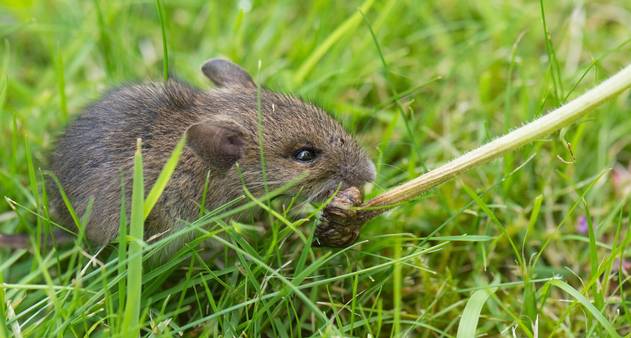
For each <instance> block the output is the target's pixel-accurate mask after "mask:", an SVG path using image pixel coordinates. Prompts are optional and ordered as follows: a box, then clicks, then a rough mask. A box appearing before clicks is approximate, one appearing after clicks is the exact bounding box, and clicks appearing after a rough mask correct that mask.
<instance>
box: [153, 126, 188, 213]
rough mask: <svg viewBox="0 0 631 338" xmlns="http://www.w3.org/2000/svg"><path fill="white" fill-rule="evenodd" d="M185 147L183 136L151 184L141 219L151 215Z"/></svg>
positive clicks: (184, 137)
mask: <svg viewBox="0 0 631 338" xmlns="http://www.w3.org/2000/svg"><path fill="white" fill-rule="evenodd" d="M185 145H186V135H185V136H183V137H182V138H181V139H180V141H179V142H178V143H177V145H176V146H175V149H174V150H173V152H171V156H169V159H168V160H167V162H166V164H165V165H164V167H162V170H161V171H160V174H159V175H158V178H157V179H156V182H155V183H154V184H153V187H151V191H149V194H148V195H147V199H146V200H145V203H144V212H143V215H144V216H143V217H144V219H145V220H146V219H147V217H148V216H149V214H150V213H151V210H152V209H153V207H154V206H155V205H156V203H157V202H158V199H160V196H161V195H162V193H163V192H164V189H165V188H166V186H167V184H168V183H169V180H170V179H171V176H172V175H173V172H174V171H175V167H176V166H177V163H178V161H179V160H180V156H181V155H182V150H183V149H184V146H185Z"/></svg>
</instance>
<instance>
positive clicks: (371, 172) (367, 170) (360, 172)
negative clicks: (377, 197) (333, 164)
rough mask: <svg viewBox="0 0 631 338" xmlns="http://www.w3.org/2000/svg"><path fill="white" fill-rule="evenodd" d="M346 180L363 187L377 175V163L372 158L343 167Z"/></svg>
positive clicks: (351, 184)
mask: <svg viewBox="0 0 631 338" xmlns="http://www.w3.org/2000/svg"><path fill="white" fill-rule="evenodd" d="M342 172H343V174H344V180H345V181H346V183H347V184H348V185H349V186H354V187H357V188H360V189H361V188H362V187H363V186H364V184H366V183H370V182H372V181H374V180H375V178H376V177H377V170H376V168H375V164H374V163H373V162H372V161H371V160H366V161H365V162H364V163H358V164H356V165H354V166H352V167H346V168H342Z"/></svg>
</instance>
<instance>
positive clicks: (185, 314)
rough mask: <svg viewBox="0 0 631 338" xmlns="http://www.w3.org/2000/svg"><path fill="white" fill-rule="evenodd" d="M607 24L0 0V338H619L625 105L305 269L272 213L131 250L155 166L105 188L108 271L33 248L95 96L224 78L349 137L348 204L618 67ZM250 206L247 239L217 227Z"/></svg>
mask: <svg viewBox="0 0 631 338" xmlns="http://www.w3.org/2000/svg"><path fill="white" fill-rule="evenodd" d="M629 17H631V2H629V1H599V2H584V4H583V5H581V2H576V1H541V2H537V1H510V2H509V1H506V2H492V1H460V0H448V1H394V0H384V1H370V0H365V1H313V2H296V1H289V0H286V1H274V2H267V1H266V2H263V1H239V2H236V1H235V2H231V1H193V0H188V1H173V0H161V1H151V0H146V1H135V0H134V1H131V0H129V1H128V0H120V1H100V0H94V1H77V0H74V1H70V0H67V1H64V0H59V1H55V2H45V1H7V0H0V36H1V38H2V39H1V40H2V41H0V57H1V58H2V60H0V135H1V137H0V195H1V197H3V199H2V200H1V201H0V202H1V203H0V233H7V234H9V233H25V234H28V235H29V236H31V238H32V243H33V247H32V248H31V249H30V250H28V251H26V250H16V251H10V250H6V249H0V338H2V337H12V336H16V337H75V336H86V335H90V336H97V337H103V336H115V335H118V336H121V337H122V336H129V332H140V335H141V336H143V337H150V336H159V337H176V336H180V335H181V334H183V335H184V336H193V337H209V336H218V335H223V336H227V337H230V336H238V335H245V336H248V337H256V336H269V337H276V336H278V337H301V336H302V337H308V336H356V337H365V336H367V335H372V336H404V335H406V336H419V337H456V336H458V337H473V336H475V335H487V336H512V335H513V330H514V332H515V335H516V336H519V337H536V336H539V337H549V336H553V337H571V336H575V337H584V336H594V337H604V336H615V335H620V336H629V335H631V324H629V323H631V302H630V299H631V294H630V292H631V291H630V290H631V281H630V273H631V271H630V269H629V267H628V265H629V262H631V231H629V217H630V215H631V201H630V200H629V198H628V194H627V193H626V192H625V189H630V187H631V176H629V177H627V181H625V180H624V177H625V176H624V175H621V174H620V173H621V171H620V170H615V171H614V170H612V168H615V167H616V166H623V167H627V166H628V165H629V164H630V163H631V119H629V116H630V115H629V114H631V100H630V99H629V92H628V91H627V92H625V93H623V94H622V95H621V96H620V97H618V98H616V99H614V100H612V101H610V102H608V103H606V104H605V105H603V106H602V107H600V108H598V109H597V110H596V111H594V112H593V113H592V114H591V115H590V117H588V118H586V119H583V120H581V121H580V122H579V123H577V124H576V125H574V126H572V127H569V128H566V129H564V130H563V131H561V132H559V133H556V134H554V135H552V136H550V137H547V138H545V139H542V140H539V141H537V142H535V143H533V144H531V145H528V146H526V147H524V148H522V149H521V150H519V151H517V152H515V153H512V154H510V155H509V156H507V157H506V158H504V159H502V160H498V161H495V162H492V163H490V164H487V165H484V166H483V167H480V168H477V169H475V170H473V171H471V172H470V173H469V174H467V175H464V176H462V177H460V178H458V179H456V180H454V181H452V182H449V183H446V184H444V185H442V186H440V187H439V188H437V189H434V190H433V191H431V192H430V193H427V194H425V195H424V196H423V197H422V198H419V199H418V200H417V201H415V202H413V203H408V204H405V205H403V206H401V207H399V208H397V209H396V210H393V211H392V212H390V213H388V214H386V215H383V216H380V217H378V218H375V219H374V220H372V221H371V222H369V223H368V224H367V225H366V226H365V227H364V228H363V229H362V234H361V237H360V239H359V241H358V243H356V244H355V245H353V246H351V247H349V248H346V249H343V250H331V249H326V248H312V247H311V246H310V243H311V240H312V238H313V231H314V228H315V220H316V216H315V213H313V214H310V215H305V216H304V217H297V216H295V215H291V214H290V212H289V211H288V210H287V208H283V207H282V206H279V205H277V204H275V203H274V202H269V196H271V194H273V192H270V195H266V196H256V197H254V196H251V195H249V194H244V197H243V199H242V201H241V202H245V204H244V205H239V206H237V205H226V206H223V207H222V208H219V209H217V210H200V218H199V219H198V220H196V221H194V222H192V223H191V226H190V227H189V228H188V229H185V230H182V231H180V232H179V233H176V234H170V235H169V236H168V237H167V238H163V239H160V240H159V241H157V242H155V243H151V244H146V243H143V242H142V241H138V240H137V238H138V237H139V236H140V237H141V234H142V227H140V228H139V224H142V219H143V217H144V215H146V214H147V212H148V210H150V209H151V206H152V204H153V203H155V201H156V200H157V198H158V196H159V194H160V191H161V189H163V188H164V185H163V184H165V181H166V180H167V179H168V177H169V176H170V174H169V171H170V170H173V167H174V165H175V162H176V161H177V154H175V155H174V156H173V157H172V160H171V161H170V162H169V166H168V167H167V168H166V169H165V171H164V175H162V176H161V179H160V180H159V184H157V185H156V186H155V187H154V189H152V190H151V191H150V192H149V191H146V192H142V194H140V192H139V191H138V188H137V187H132V186H129V187H125V189H131V190H135V192H136V194H135V195H134V196H135V197H136V198H134V199H133V200H132V202H131V205H126V206H124V208H125V209H124V210H131V211H132V212H131V219H130V220H129V221H130V224H128V226H126V227H124V229H123V230H124V231H123V233H122V234H121V235H120V236H119V240H118V241H119V242H120V247H118V248H116V247H115V248H114V250H110V251H111V252H110V254H109V255H100V256H98V257H93V255H94V254H95V253H96V250H88V249H87V248H85V247H84V246H83V245H81V244H79V243H80V242H81V241H80V240H78V241H77V244H76V245H71V246H69V247H66V248H63V249H54V250H53V249H46V247H45V246H43V245H40V240H41V238H40V237H39V236H38V234H42V233H47V232H48V231H50V230H51V229H55V228H56V227H57V226H65V227H68V228H72V227H73V226H74V225H73V224H61V225H58V224H56V223H55V222H54V221H55V220H52V219H50V217H49V215H48V207H47V196H48V194H47V192H46V191H45V188H46V187H47V186H46V185H44V184H43V182H44V178H45V177H46V178H47V177H48V176H47V175H48V173H47V172H46V169H47V168H48V167H47V164H48V160H47V158H48V154H49V152H50V150H51V149H52V147H53V142H54V139H55V137H56V136H57V135H58V134H59V133H60V132H61V131H62V130H63V128H64V126H65V125H66V124H67V123H68V122H69V121H70V120H71V119H72V118H74V117H75V116H76V115H77V114H78V113H79V112H80V111H81V109H82V107H84V106H85V105H87V104H89V103H90V102H91V101H93V100H95V99H96V98H98V97H99V96H100V95H101V94H102V93H103V92H104V91H105V90H107V89H108V88H110V87H112V86H117V85H120V84H124V83H128V82H134V81H145V80H155V81H161V80H162V79H163V77H164V76H165V75H166V74H175V75H177V76H178V77H179V78H182V79H185V80H187V81H189V82H191V83H193V84H195V85H197V86H200V87H202V88H210V87H211V86H210V84H209V83H207V80H206V79H205V78H204V76H203V75H202V74H201V72H200V70H199V67H200V66H201V64H202V63H203V61H204V60H206V59H208V58H211V57H216V56H224V57H227V58H230V59H232V60H234V61H235V62H237V63H239V64H241V65H242V66H243V67H244V68H246V69H248V70H249V71H250V73H252V74H255V75H256V76H255V78H257V79H258V81H259V82H261V83H262V84H264V85H266V86H268V87H271V88H274V89H278V90H283V91H291V92H295V93H297V94H299V95H300V96H302V97H304V98H307V99H310V100H313V101H315V102H318V103H319V104H320V105H322V106H324V107H326V108H327V109H328V110H330V111H331V112H332V113H333V114H334V115H335V116H336V118H338V119H339V120H340V121H341V122H342V123H343V124H344V125H345V127H347V128H348V129H349V130H351V131H352V132H353V133H355V134H356V135H357V137H358V138H359V140H360V142H361V143H362V144H363V145H365V146H366V148H367V149H368V151H369V153H370V154H371V156H372V157H373V158H374V160H375V162H376V164H377V167H378V178H377V181H376V182H375V183H374V185H373V186H372V188H371V189H370V191H369V192H368V196H369V197H370V196H375V195H377V194H379V193H380V192H382V191H384V190H385V189H387V188H389V187H392V186H394V185H396V184H398V183H401V182H404V181H406V180H408V179H410V178H411V177H414V176H415V175H418V174H419V173H422V172H425V171H426V170H428V169H431V168H435V167H437V166H438V165H439V164H441V163H444V162H445V161H447V160H449V159H450V158H452V157H454V156H456V155H458V154H461V153H463V152H464V151H466V150H469V149H472V148H474V147H476V146H478V145H480V144H482V143H484V142H487V141H488V140H490V139H492V138H493V137H495V136H497V135H501V134H503V133H504V132H506V131H509V130H510V129H511V128H515V127H517V126H520V125H521V124H522V123H523V122H525V121H528V120H531V119H532V118H534V117H536V116H538V115H540V114H542V113H544V112H546V111H549V110H551V109H552V108H555V107H557V106H558V105H560V104H562V103H564V102H566V101H567V100H569V99H571V98H573V97H575V96H576V95H578V94H579V93H581V92H583V91H585V90H586V89H588V88H590V87H591V86H593V85H594V84H596V83H598V82H600V81H601V80H603V79H605V78H606V77H607V76H609V75H611V74H613V73H614V72H616V71H617V70H619V69H620V68H622V67H623V66H624V65H626V64H628V63H631V39H630V36H631V29H630V28H629V25H628V22H629V20H628V18H629ZM164 55H168V57H167V58H166V59H165V58H164V57H163V56H164ZM182 144H183V143H182ZM130 147H135V145H130ZM262 155H264V154H262ZM138 159H139V157H138ZM138 172H139V173H140V172H141V171H138ZM138 179H139V178H138ZM140 186H142V185H140ZM134 188H135V189H134ZM141 190H142V189H141ZM145 193H146V195H145ZM138 196H140V197H138ZM143 196H146V197H147V200H144V201H143ZM255 207H256V208H262V209H263V210H266V212H265V213H266V216H265V217H263V218H262V222H260V223H255V224H244V223H236V222H232V221H230V215H234V214H237V213H239V212H243V211H244V210H245V209H248V208H255ZM124 210H123V211H121V215H123V216H125V215H126V213H125V211H124ZM85 217H86V215H78V214H74V213H73V220H74V222H75V223H76V224H77V225H81V224H84V223H85ZM124 218H125V217H123V219H124ZM262 223H266V224H265V226H263V225H262ZM80 228H81V227H80ZM579 228H580V229H579ZM579 230H580V231H579ZM187 231H194V232H196V233H197V234H198V236H197V238H196V239H195V240H193V241H190V242H188V243H186V245H185V247H184V248H182V249H181V250H180V251H178V253H177V254H175V255H174V256H173V257H170V259H169V260H168V261H167V262H165V263H164V264H161V265H159V266H157V267H154V268H151V269H147V268H146V266H145V268H144V269H143V265H142V260H145V261H146V260H150V259H151V256H152V255H153V254H155V252H157V251H158V250H159V249H160V248H161V247H162V246H164V245H167V244H168V243H169V241H172V240H174V239H176V237H178V236H181V235H183V234H184V233H185V232H187ZM139 234H140V235H139ZM218 235H219V236H218ZM82 236H83V233H82V232H81V231H80V232H79V238H82ZM208 240H210V241H211V242H214V243H215V244H214V245H215V248H210V249H209V248H207V245H206V244H204V242H206V241H208ZM625 265H626V267H625ZM625 269H626V270H625ZM474 329H475V330H476V331H475V332H473V330H474ZM132 335H135V334H132Z"/></svg>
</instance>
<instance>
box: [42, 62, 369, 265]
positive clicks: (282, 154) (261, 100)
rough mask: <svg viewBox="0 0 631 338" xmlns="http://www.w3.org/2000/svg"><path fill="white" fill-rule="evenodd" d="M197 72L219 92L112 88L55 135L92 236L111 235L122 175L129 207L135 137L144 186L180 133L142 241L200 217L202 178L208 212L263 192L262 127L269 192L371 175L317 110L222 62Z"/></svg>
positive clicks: (58, 157) (65, 217) (63, 211)
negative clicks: (177, 153) (181, 144)
mask: <svg viewBox="0 0 631 338" xmlns="http://www.w3.org/2000/svg"><path fill="white" fill-rule="evenodd" d="M202 70H203V72H204V74H205V75H206V76H207V77H208V78H209V79H211V80H212V81H213V82H214V83H215V84H216V85H217V87H218V88H216V89H214V90H208V91H202V90H200V89H196V88H193V87H191V86H189V85H187V84H185V83H183V82H179V81H173V80H169V81H167V82H166V83H160V84H157V83H153V84H144V85H134V86H129V87H123V88H120V89H117V90H113V91H111V92H109V93H108V94H107V95H105V96H104V97H103V98H102V99H101V100H100V101H98V102H97V103H95V104H93V105H92V106H90V107H88V108H87V109H86V110H85V111H84V112H83V113H82V114H81V115H80V116H79V118H78V119H77V120H75V121H74V122H73V123H72V124H71V125H70V126H69V127H68V128H67V130H66V132H65V134H64V135H63V136H62V137H61V138H60V139H59V141H58V143H57V146H56V149H55V151H54V153H53V156H52V163H51V165H52V171H53V173H54V174H55V175H56V176H57V178H58V179H59V181H60V183H61V185H62V186H63V189H64V191H65V193H66V195H67V196H68V198H69V200H70V202H71V203H72V205H73V207H74V208H75V210H76V212H77V215H82V214H84V213H85V212H86V210H87V208H88V206H89V205H91V213H90V217H89V221H88V222H87V225H86V235H87V238H88V239H89V240H90V241H92V242H94V243H97V244H101V245H103V244H107V243H109V242H110V241H112V240H113V239H114V238H115V237H116V236H117V233H118V227H119V215H120V205H121V177H122V178H123V179H122V182H123V183H124V185H125V189H126V193H125V201H126V203H127V209H129V196H130V191H131V176H132V167H133V155H134V151H135V146H136V139H137V138H141V139H142V152H143V159H144V178H145V191H146V192H148V191H149V189H150V188H151V186H152V185H153V183H154V182H155V180H156V178H157V176H158V174H159V172H160V170H161V169H162V167H163V165H164V164H165V163H166V161H167V159H168V157H169V155H170V154H171V152H172V151H173V149H174V148H175V145H176V144H177V142H178V141H179V140H180V138H181V137H182V136H183V135H184V134H185V133H186V135H187V146H186V147H185V148H184V151H183V153H182V156H181V158H180V160H179V163H178V165H177V167H176V169H175V171H174V173H173V175H172V178H171V181H170V182H169V184H168V185H167V187H166V189H165V191H164V193H163V194H162V196H161V198H160V200H159V201H158V203H157V204H156V206H155V207H154V209H153V211H152V212H151V214H150V215H149V217H148V219H147V221H146V223H145V238H151V237H154V236H158V235H161V234H166V233H168V232H169V231H173V230H175V229H178V228H180V227H182V226H184V225H186V224H187V222H190V221H193V220H195V219H196V218H197V217H198V215H199V203H200V201H201V200H202V193H203V190H204V185H205V181H206V177H207V175H208V177H209V182H208V190H207V191H208V193H207V196H206V208H207V209H208V210H212V209H215V208H217V207H220V206H222V205H224V204H225V203H228V202H230V201H231V200H233V199H235V198H237V197H239V196H240V195H242V194H243V185H245V186H246V187H247V188H248V189H249V190H250V191H251V192H252V193H253V194H255V195H260V194H262V193H263V192H264V189H263V188H264V177H263V175H262V171H261V168H262V166H261V161H260V160H261V156H260V147H259V141H258V140H259V130H262V135H263V146H262V148H263V153H264V158H265V169H266V179H267V180H266V181H267V183H268V185H269V188H270V189H273V188H275V187H279V186H282V185H283V184H286V183H288V182H290V181H292V180H294V179H296V178H297V177H304V179H303V180H302V181H301V183H300V184H298V185H297V186H295V187H294V188H292V189H291V190H290V192H293V193H297V192H298V191H300V192H301V195H303V196H305V198H306V199H315V200H318V199H319V200H322V199H323V198H325V197H327V196H328V195H329V194H331V193H332V192H333V191H335V190H336V189H337V188H342V189H343V188H345V187H349V186H361V185H363V184H364V183H366V182H370V181H372V180H373V179H374V177H375V169H374V165H373V163H372V162H371V161H370V159H369V158H368V157H367V156H366V154H365V152H364V151H363V150H362V149H361V148H360V147H359V146H358V144H357V143H356V142H355V140H354V139H353V138H352V137H351V136H350V135H349V134H348V133H347V132H345V131H344V129H343V128H342V127H341V126H340V125H339V124H338V123H337V122H336V121H334V120H333V119H332V118H331V117H330V116H329V115H328V114H327V113H326V112H324V111H323V110H322V109H320V108H318V107H316V106H313V105H311V104H307V103H305V102H303V101H301V100H299V99H296V98H294V97H291V96H289V95H285V94H279V93H274V92H271V91H268V90H265V89H262V88H260V89H257V86H256V85H255V84H254V82H253V81H252V79H251V77H250V76H249V75H248V74H247V73H246V72H245V71H243V70H242V69H241V68H240V67H238V66H236V65H234V64H232V63H230V62H228V61H225V60H218V59H216V60H211V61H209V62H207V63H206V64H205V65H204V66H203V67H202ZM257 107H258V108H257ZM259 111H260V113H259ZM259 117H262V119H261V122H262V123H259ZM259 128H262V129H259ZM237 164H238V165H237ZM209 172H210V174H208V173H209ZM53 190H56V189H53ZM52 203H53V207H54V210H57V213H58V214H59V215H60V221H61V222H62V223H64V224H67V225H69V224H71V223H72V220H71V218H70V217H69V214H68V212H67V208H66V207H65V205H64V203H63V201H62V199H61V198H59V197H56V198H53V199H52ZM180 243H181V240H180V241H176V242H173V244H172V245H171V246H169V247H168V248H167V249H166V250H164V252H163V253H162V254H163V255H164V254H169V253H172V252H173V250H176V249H177V248H179V246H180Z"/></svg>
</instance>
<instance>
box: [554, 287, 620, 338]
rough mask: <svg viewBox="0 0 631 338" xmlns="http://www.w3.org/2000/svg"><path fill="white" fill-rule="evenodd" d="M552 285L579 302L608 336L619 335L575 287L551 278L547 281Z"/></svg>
mask: <svg viewBox="0 0 631 338" xmlns="http://www.w3.org/2000/svg"><path fill="white" fill-rule="evenodd" d="M549 283H550V284H552V285H553V286H556V287H557V288H559V289H561V290H563V291H565V292H566V293H568V294H569V295H570V296H572V297H573V298H574V299H576V301H577V302H579V303H580V304H581V305H582V306H583V307H584V308H585V309H586V310H587V311H588V312H589V313H590V314H591V315H592V316H593V317H594V318H595V319H596V320H597V321H598V323H600V325H601V326H602V327H603V328H604V329H605V331H607V334H608V335H609V337H620V335H619V334H618V332H617V331H616V329H615V328H614V327H613V325H612V324H611V323H610V322H609V321H608V320H607V318H605V316H603V314H602V313H601V312H600V311H599V310H598V309H597V308H596V307H595V306H594V305H592V303H591V302H590V301H589V300H587V298H585V296H583V295H582V294H581V293H580V292H578V291H577V290H576V289H575V288H573V287H572V286H570V285H569V284H567V283H566V282H564V281H562V280H558V279H554V280H551V281H550V282H549Z"/></svg>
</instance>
